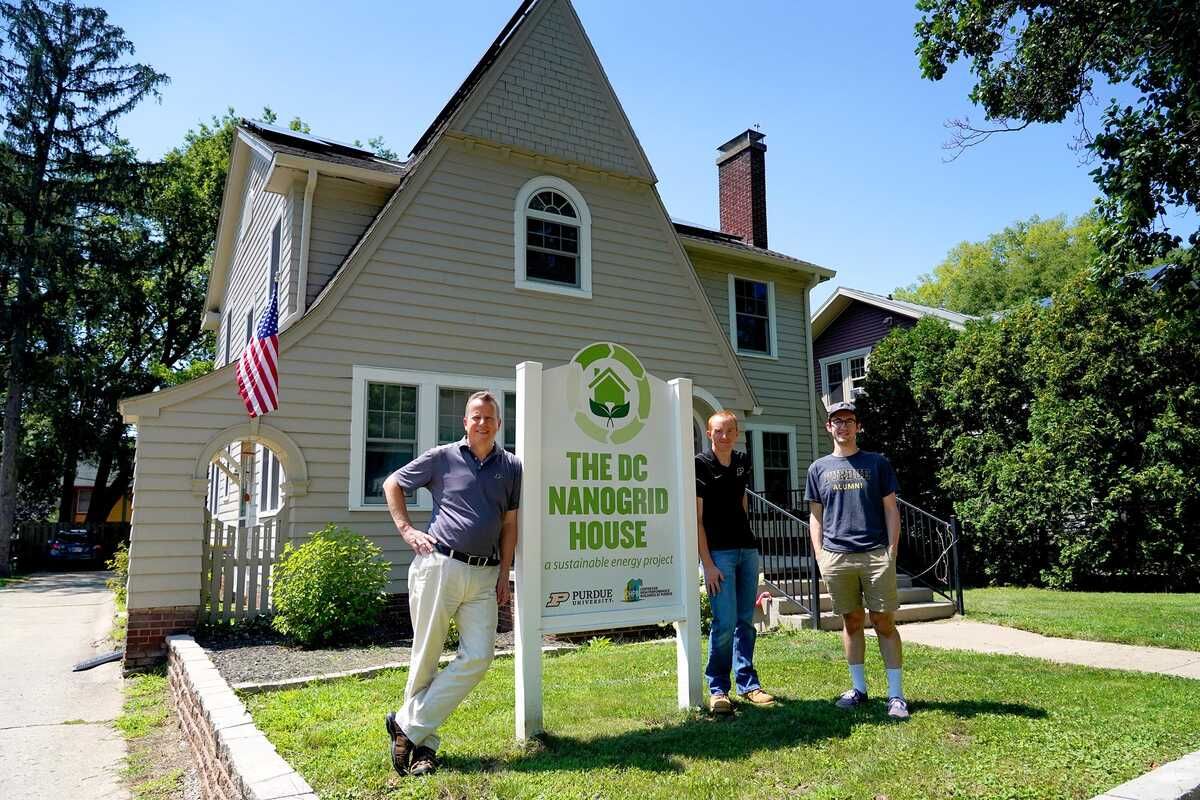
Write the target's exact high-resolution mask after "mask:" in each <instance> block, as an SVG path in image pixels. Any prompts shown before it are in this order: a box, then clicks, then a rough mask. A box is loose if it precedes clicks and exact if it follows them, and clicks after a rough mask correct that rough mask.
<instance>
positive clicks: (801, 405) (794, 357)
mask: <svg viewBox="0 0 1200 800" xmlns="http://www.w3.org/2000/svg"><path fill="white" fill-rule="evenodd" d="M692 262H693V264H694V265H695V268H696V274H697V275H699V276H700V282H701V284H703V286H704V290H705V292H706V293H707V295H708V300H709V302H710V303H711V304H712V307H713V310H714V311H716V312H717V319H719V320H720V322H721V327H722V329H723V330H724V331H725V335H726V337H728V336H729V275H730V273H732V274H734V275H738V276H739V277H743V278H750V279H753V280H761V281H772V282H773V283H774V284H775V321H776V326H777V329H776V346H777V356H778V357H777V358H775V359H769V358H756V357H754V356H740V357H739V360H740V361H741V364H742V370H743V371H744V372H745V373H746V378H747V379H748V380H749V381H750V385H751V386H752V387H753V389H754V394H755V397H757V398H758V402H759V405H760V406H761V407H762V409H763V413H762V414H761V415H759V416H756V417H754V418H752V419H750V420H748V421H749V422H750V423H752V424H753V423H757V424H761V425H794V426H795V428H796V465H797V468H798V469H799V475H798V476H797V480H798V481H800V486H801V488H802V487H803V476H804V472H805V470H807V469H808V465H809V463H810V462H811V461H812V452H813V450H812V424H811V419H812V417H811V415H812V397H811V395H810V392H809V391H808V379H809V371H810V370H811V369H812V365H811V363H810V361H809V358H808V343H807V341H806V339H805V336H806V331H807V327H806V324H805V322H806V320H807V319H808V301H809V290H808V289H807V288H806V286H807V280H806V278H805V276H799V275H795V274H793V273H788V272H783V271H774V270H765V269H761V268H755V267H753V266H746V265H745V262H741V263H738V264H736V265H735V264H730V263H722V262H720V261H719V260H717V259H715V258H714V257H711V256H709V255H707V254H706V255H702V256H701V255H696V254H693V256H692ZM822 446H824V443H823V442H818V451H819V450H820V448H821V447H822Z"/></svg>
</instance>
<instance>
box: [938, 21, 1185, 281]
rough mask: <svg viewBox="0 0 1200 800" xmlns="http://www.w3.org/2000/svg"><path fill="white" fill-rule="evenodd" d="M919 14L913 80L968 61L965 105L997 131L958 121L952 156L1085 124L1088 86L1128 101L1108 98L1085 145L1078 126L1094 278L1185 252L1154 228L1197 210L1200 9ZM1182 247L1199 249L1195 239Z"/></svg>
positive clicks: (1115, 278) (1116, 276) (1176, 239)
mask: <svg viewBox="0 0 1200 800" xmlns="http://www.w3.org/2000/svg"><path fill="white" fill-rule="evenodd" d="M917 7H918V8H919V9H920V10H921V11H922V12H923V16H922V18H921V20H920V21H919V22H918V23H917V26H916V36H917V54H918V56H919V59H920V64H921V72H922V74H923V75H924V76H925V77H926V78H929V79H931V80H941V79H942V78H943V77H944V76H945V75H946V73H947V71H948V70H949V68H950V67H951V65H953V64H954V63H955V62H956V61H958V60H959V59H964V60H969V61H970V62H971V71H972V73H973V74H974V76H975V84H974V87H973V88H972V90H971V93H970V99H971V101H972V102H974V103H976V104H977V105H979V106H981V107H982V108H983V111H984V113H985V115H986V117H987V119H988V120H990V121H992V122H993V123H995V127H993V128H987V129H980V128H975V127H972V126H970V125H969V123H960V124H959V130H960V133H961V136H960V138H959V140H958V144H959V145H961V146H970V145H973V144H978V143H979V142H981V141H984V140H985V139H986V138H987V137H988V136H990V135H991V134H992V133H994V132H997V131H1002V130H1014V129H1020V128H1023V127H1025V126H1027V125H1029V124H1032V123H1038V122H1041V123H1050V122H1061V121H1063V120H1064V119H1066V118H1067V116H1068V115H1070V114H1075V115H1076V116H1077V117H1078V118H1079V119H1080V121H1081V122H1082V121H1085V120H1086V110H1087V106H1088V104H1089V103H1090V102H1091V101H1092V100H1093V98H1094V94H1093V93H1094V91H1095V90H1096V88H1097V82H1098V81H1099V82H1107V83H1109V84H1112V85H1118V84H1121V85H1125V86H1128V87H1129V88H1131V89H1132V90H1133V91H1135V92H1136V93H1137V94H1138V98H1137V101H1136V102H1135V103H1132V104H1122V103H1119V102H1118V101H1117V100H1116V99H1115V98H1114V99H1110V100H1109V102H1108V104H1107V105H1106V106H1105V107H1104V110H1103V112H1102V114H1101V127H1100V130H1099V131H1098V132H1097V133H1096V134H1095V136H1091V135H1090V134H1089V132H1088V130H1087V128H1086V126H1085V127H1084V128H1083V132H1082V136H1081V139H1082V144H1083V146H1084V147H1085V148H1086V149H1087V151H1088V152H1089V153H1090V154H1091V155H1092V156H1094V157H1095V158H1096V159H1098V161H1099V166H1098V167H1097V168H1096V169H1095V170H1094V171H1093V172H1092V175H1093V177H1094V178H1095V180H1096V184H1097V186H1098V187H1099V189H1100V191H1101V193H1102V194H1103V199H1102V201H1101V202H1100V204H1099V213H1100V219H1101V222H1102V225H1101V230H1100V237H1099V243H1100V250H1101V253H1102V255H1103V257H1102V259H1101V260H1100V261H1099V262H1098V264H1097V266H1098V267H1099V269H1098V274H1100V275H1102V276H1103V277H1104V280H1105V282H1106V283H1107V284H1108V285H1110V286H1111V285H1113V284H1115V283H1116V282H1117V281H1119V279H1120V277H1121V276H1122V275H1124V274H1125V273H1126V272H1128V271H1129V270H1130V268H1131V266H1137V265H1147V264H1150V263H1153V262H1154V261H1156V260H1158V259H1160V258H1164V257H1165V256H1167V254H1169V253H1171V252H1172V251H1173V250H1176V249H1177V248H1178V247H1179V246H1180V245H1181V244H1182V243H1183V238H1182V237H1180V236H1178V235H1176V234H1174V233H1172V232H1171V231H1170V230H1168V229H1167V228H1166V226H1165V225H1164V224H1163V221H1164V220H1165V218H1166V214H1167V211H1168V209H1170V208H1172V207H1176V208H1187V209H1191V210H1193V211H1195V210H1197V209H1198V208H1200V160H1198V159H1197V158H1196V157H1195V154H1196V153H1197V152H1198V151H1200V37H1198V36H1197V35H1196V32H1197V31H1198V30H1200V4H1197V3H1196V2H1195V0H1163V1H1162V2H1156V3H1130V2H1127V1H1126V0H1078V1H1077V2H1073V3H1070V4H1062V3H1046V2H1033V3H1013V2H1010V0H918V3H917ZM1191 222H1192V223H1194V222H1195V218H1194V217H1193V218H1192V219H1191ZM1187 240H1188V242H1189V243H1190V244H1192V245H1196V244H1197V243H1200V232H1197V231H1196V230H1193V231H1192V233H1191V234H1190V235H1189V236H1188V237H1187ZM1186 258H1187V259H1189V260H1191V259H1194V258H1196V255H1195V253H1194V252H1189V253H1188V254H1187V255H1186Z"/></svg>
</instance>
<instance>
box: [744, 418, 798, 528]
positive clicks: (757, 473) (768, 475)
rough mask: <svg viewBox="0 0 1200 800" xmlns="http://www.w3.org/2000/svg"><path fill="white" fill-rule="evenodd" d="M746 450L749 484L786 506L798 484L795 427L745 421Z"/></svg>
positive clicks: (777, 503)
mask: <svg viewBox="0 0 1200 800" xmlns="http://www.w3.org/2000/svg"><path fill="white" fill-rule="evenodd" d="M744 433H745V436H746V454H747V455H748V456H749V457H750V464H751V465H752V467H753V477H754V480H753V481H752V484H753V486H752V488H753V489H754V491H756V492H758V493H760V494H762V495H763V496H765V497H766V498H767V499H768V500H770V501H771V502H772V503H775V504H776V505H779V506H782V507H783V508H789V507H790V504H791V500H792V492H793V491H794V490H795V489H797V488H798V487H799V483H798V482H797V478H798V474H797V464H796V428H795V427H794V426H792V425H760V424H755V423H746V425H745V426H744Z"/></svg>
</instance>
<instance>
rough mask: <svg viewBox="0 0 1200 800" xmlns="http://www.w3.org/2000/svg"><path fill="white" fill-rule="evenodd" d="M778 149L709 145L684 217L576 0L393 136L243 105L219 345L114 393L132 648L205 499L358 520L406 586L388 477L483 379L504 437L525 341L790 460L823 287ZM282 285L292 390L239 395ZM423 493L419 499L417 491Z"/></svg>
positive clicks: (750, 137) (224, 255)
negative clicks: (124, 473) (579, 360)
mask: <svg viewBox="0 0 1200 800" xmlns="http://www.w3.org/2000/svg"><path fill="white" fill-rule="evenodd" d="M701 91H702V87H697V92H698V93H699V92H701ZM765 153H766V145H765V143H764V141H763V134H762V133H760V132H758V131H753V130H747V131H745V132H743V133H741V134H739V135H738V136H736V137H734V138H732V139H730V140H729V141H728V142H726V143H725V144H723V145H721V147H720V148H719V152H718V157H717V172H718V183H719V193H720V205H721V224H720V226H719V229H712V228H708V227H705V226H702V225H696V224H690V223H681V222H673V221H672V220H671V218H670V217H669V216H668V214H667V212H666V210H665V209H664V207H663V203H662V200H661V198H660V197H659V194H658V191H657V189H656V188H655V185H656V182H657V178H656V176H655V174H654V171H653V169H652V168H651V165H650V163H649V161H648V159H647V158H646V154H645V153H644V152H643V150H642V148H641V145H640V144H639V143H638V139H637V136H636V135H635V133H634V131H633V130H632V128H631V127H630V124H629V120H628V119H627V118H626V116H625V113H624V112H623V111H622V109H621V105H620V103H619V102H618V100H617V98H616V96H615V94H614V93H613V89H612V87H611V86H610V84H609V82H608V80H607V78H606V77H605V74H604V70H603V69H602V68H601V66H600V64H599V62H598V60H597V57H596V54H595V52H594V51H593V49H592V46H591V44H590V43H589V41H588V38H587V35H586V34H585V33H584V31H583V28H582V26H581V24H580V21H579V19H578V17H577V16H576V14H575V11H574V9H573V8H572V6H571V4H570V2H569V0H525V2H522V3H521V5H520V7H519V8H518V10H517V12H516V13H515V14H514V16H513V18H512V19H511V20H510V21H509V23H508V24H507V25H506V26H505V27H504V29H503V30H502V31H501V32H500V35H499V36H498V37H497V38H496V40H495V42H494V43H493V44H492V45H491V46H490V47H489V48H488V49H487V51H486V52H485V53H484V55H483V58H482V59H481V60H480V62H479V64H478V65H477V66H476V67H475V68H474V69H473V70H472V71H471V73H470V75H468V77H467V79H466V80H465V82H464V83H463V84H462V86H461V87H460V88H459V89H458V91H456V92H455V94H454V95H453V97H451V99H450V101H449V102H448V103H447V105H446V106H445V108H443V109H442V111H441V112H440V113H439V114H438V115H437V116H436V118H435V119H434V120H433V122H432V124H431V125H430V126H429V128H428V130H427V131H426V132H425V133H424V134H423V135H422V136H421V137H420V139H419V140H418V142H417V143H416V145H415V146H414V148H413V150H412V152H411V153H410V155H409V158H408V159H407V160H406V161H403V162H399V161H390V160H386V159H381V158H378V157H376V156H374V155H373V154H372V153H371V152H369V151H366V150H363V149H361V148H358V147H354V146H350V145H346V144H343V143H340V142H337V141H333V140H330V139H324V138H320V137H318V136H313V135H308V134H302V133H297V132H294V131H289V130H283V129H279V128H276V127H273V126H270V125H265V124H262V123H257V122H250V121H243V122H242V124H241V125H240V126H239V128H238V130H237V136H236V140H235V143H234V145H233V151H232V154H231V165H230V172H229V176H228V180H227V184H226V187H225V195H224V201H223V205H222V211H221V215H220V221H219V224H218V229H217V232H216V243H215V251H214V258H213V264H212V273H211V276H210V279H209V285H208V294H207V298H206V301H205V310H204V319H203V324H204V326H205V328H207V329H209V330H212V331H214V333H215V334H216V337H217V343H218V352H217V358H216V364H215V366H216V368H215V369H214V371H213V372H212V373H210V374H208V375H205V376H203V377H201V378H198V379H196V380H193V381H191V382H188V383H186V384H183V385H181V386H177V387H173V388H169V389H164V390H162V391H159V392H155V393H153V394H148V395H142V396H140V397H135V398H130V399H127V400H125V401H124V402H123V404H122V409H123V413H124V414H125V418H126V420H127V421H128V422H130V423H133V424H135V425H136V426H137V433H138V435H137V448H138V451H137V462H136V474H135V485H136V487H137V492H138V503H137V505H136V507H135V508H134V512H133V536H132V553H131V563H130V577H129V595H128V604H129V610H130V623H129V631H130V633H129V639H128V643H127V648H126V666H127V667H138V666H142V665H144V664H147V663H150V662H151V661H153V660H154V659H156V658H158V657H160V656H161V654H162V636H163V635H164V634H167V633H171V632H174V631H177V630H183V629H186V628H188V627H190V626H191V625H192V624H193V623H194V621H195V619H196V615H197V612H198V607H199V604H200V598H201V594H200V583H201V574H202V563H201V560H202V554H203V548H202V538H203V536H204V529H205V520H206V517H209V516H211V517H215V518H217V519H221V520H225V521H232V522H236V523H237V524H238V525H239V527H244V526H252V525H254V524H255V522H256V521H258V520H261V519H262V518H263V517H264V515H265V516H270V517H272V518H273V519H275V520H276V522H277V523H278V524H279V525H281V526H282V530H283V532H284V535H285V536H286V537H287V538H289V539H299V538H302V537H303V536H304V534H305V533H307V532H309V531H312V530H315V529H318V528H320V527H322V526H324V525H325V524H326V523H329V522H334V523H337V524H341V525H346V526H348V527H350V528H352V529H353V530H355V531H357V532H359V533H362V534H364V535H366V536H369V537H371V538H372V539H373V540H374V541H375V542H376V543H377V544H378V545H379V546H380V548H381V549H382V550H383V554H384V557H385V558H387V559H388V560H390V561H391V562H392V564H393V571H392V575H391V580H390V583H389V591H390V592H393V593H398V594H402V593H404V592H405V591H406V573H407V566H408V564H409V562H410V560H411V551H410V550H409V549H408V547H407V545H405V544H404V542H403V541H402V540H401V539H400V537H399V536H397V535H396V533H395V529H394V527H393V524H392V522H391V520H390V518H389V515H388V513H387V511H386V507H385V503H384V498H383V492H382V483H383V480H384V478H385V477H386V476H387V475H388V474H390V472H391V471H393V470H394V469H396V468H397V467H399V466H401V465H403V464H404V463H406V462H407V461H408V460H409V459H411V458H413V457H414V456H415V455H416V454H417V453H420V452H421V451H423V450H424V449H426V448H428V447H431V446H434V445H437V444H439V443H442V442H448V441H453V440H456V439H458V438H459V437H461V435H462V427H461V422H460V420H461V417H462V408H463V406H464V401H465V399H466V397H467V396H469V394H470V393H471V392H473V391H476V390H479V389H490V390H492V391H493V392H494V393H495V394H496V395H497V396H498V397H500V398H501V403H502V406H503V408H502V416H503V418H504V420H505V421H506V422H505V426H504V428H503V429H502V434H501V439H500V441H501V442H502V444H503V445H504V446H506V447H512V446H513V445H514V443H515V430H514V423H515V416H516V414H515V408H516V396H515V381H514V365H516V364H518V363H520V362H522V361H527V360H535V361H541V362H543V363H545V364H547V365H548V366H549V365H556V364H561V363H564V362H566V361H568V360H569V359H570V358H571V356H572V354H573V353H575V352H576V351H577V350H578V349H579V348H581V347H583V346H584V345H587V344H589V343H591V342H594V341H614V342H618V343H620V344H622V345H625V346H627V347H629V348H630V349H632V350H633V351H634V352H636V353H637V354H638V356H639V358H640V359H641V360H642V362H643V363H644V364H645V366H646V367H647V369H649V370H651V371H652V372H654V373H656V374H658V375H661V376H664V377H677V376H678V377H687V378H690V379H691V380H692V381H693V382H694V387H695V388H694V397H695V406H694V409H693V416H694V434H695V438H696V443H697V446H702V445H703V441H704V436H703V427H704V421H705V420H706V418H707V417H708V416H709V415H710V414H711V413H712V412H713V411H715V410H719V409H722V408H728V409H733V410H735V411H736V412H737V413H738V414H739V415H740V416H741V417H742V418H743V419H744V420H745V425H744V426H743V427H744V429H745V435H746V439H745V445H746V446H747V447H748V448H749V449H750V450H751V452H752V454H753V459H754V467H755V483H756V484H757V485H758V486H759V487H760V488H765V489H767V490H768V491H786V490H788V489H795V488H798V487H799V485H800V484H799V480H800V476H801V475H803V470H804V469H805V468H806V467H807V464H808V463H809V462H810V461H811V460H812V458H813V457H814V455H815V453H816V448H817V445H818V443H817V440H816V437H815V431H814V428H813V425H812V419H813V413H812V409H811V407H810V398H813V397H815V394H814V388H813V376H812V373H811V370H810V367H809V365H810V364H811V363H812V358H813V354H812V348H811V340H810V336H809V329H808V320H809V311H810V308H809V292H810V290H811V289H812V288H813V287H814V286H815V285H816V284H817V283H818V282H820V281H823V280H827V279H829V278H830V277H832V275H833V272H832V271H831V270H829V269H826V268H824V267H820V266H817V265H815V264H812V263H809V262H807V261H804V260H801V259H798V258H795V257H792V256H788V255H784V254H782V253H778V252H775V251H773V250H770V249H769V248H768V247H767V229H766V222H767V217H766V190H765ZM273 289H274V290H276V291H277V292H278V297H279V318H280V337H279V373H280V379H279V391H280V396H281V404H280V407H279V408H278V410H276V411H274V412H272V413H270V414H269V415H267V416H265V417H261V418H254V419H248V418H247V415H246V410H245V408H244V407H243V405H242V402H241V399H240V398H239V397H238V392H237V388H236V379H235V363H236V361H237V359H238V357H239V354H240V353H241V351H242V349H243V347H244V346H245V344H246V343H247V342H248V341H249V339H250V337H251V336H252V335H253V332H254V328H255V324H256V321H257V320H258V319H259V317H260V315H261V313H262V311H263V308H264V305H265V304H266V302H267V298H268V297H269V296H270V295H271V293H272V290H273ZM600 388H601V389H602V391H603V392H604V396H605V398H606V399H608V400H611V399H612V398H613V397H616V395H617V390H619V388H620V387H619V385H616V384H611V385H610V384H609V383H607V382H606V383H605V384H604V385H603V386H602V387H600ZM410 508H412V509H414V514H413V516H414V520H416V521H417V522H418V524H420V521H421V520H422V519H423V518H425V517H426V516H427V514H428V511H429V509H430V498H429V496H428V494H427V493H426V492H424V491H423V490H422V491H420V492H418V493H416V495H415V496H414V497H413V498H412V501H411V503H410ZM142 620H161V621H160V622H155V623H153V624H151V623H145V622H142Z"/></svg>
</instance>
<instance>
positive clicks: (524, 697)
mask: <svg viewBox="0 0 1200 800" xmlns="http://www.w3.org/2000/svg"><path fill="white" fill-rule="evenodd" d="M691 408H692V383H691V381H690V380H687V379H683V378H680V379H676V380H673V381H671V382H670V383H669V384H668V383H666V382H665V381H663V380H661V379H659V378H657V377H655V376H653V375H651V374H649V373H647V372H646V371H645V369H644V368H643V367H642V364H641V362H640V361H639V360H638V359H637V357H636V356H635V355H634V354H633V353H632V352H630V351H629V350H628V349H627V348H625V347H623V346H621V345H618V344H613V343H611V342H596V343H595V344H591V345H588V346H587V347H585V348H583V349H582V350H580V351H579V352H578V353H576V354H575V356H574V357H573V358H572V359H571V361H570V363H568V364H565V365H563V366H560V367H555V368H553V369H549V370H545V371H543V370H542V366H541V364H538V363H534V362H525V363H522V364H520V365H518V366H517V428H518V437H517V455H518V456H520V457H521V460H522V463H523V464H524V480H523V483H522V490H521V506H520V511H519V512H518V513H519V528H520V534H519V538H518V544H517V558H516V573H517V578H516V584H517V585H516V589H517V591H516V615H515V617H516V619H515V623H516V670H517V679H516V733H517V738H518V739H527V738H529V737H531V736H534V735H536V734H537V733H539V732H541V730H542V729H543V717H542V660H541V659H542V654H541V643H542V635H543V634H544V633H574V632H580V631H589V630H601V629H609V628H618V627H627V626H636V625H649V624H657V623H674V626H675V631H676V655H677V658H676V662H677V668H678V692H677V697H678V701H679V705H680V706H681V707H694V706H698V705H700V702H701V690H702V686H701V674H700V613H699V612H700V608H699V605H700V603H699V595H698V584H697V578H696V562H697V555H696V481H695V465H694V460H693V459H694V456H693V453H692V437H691V418H692V410H691Z"/></svg>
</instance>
